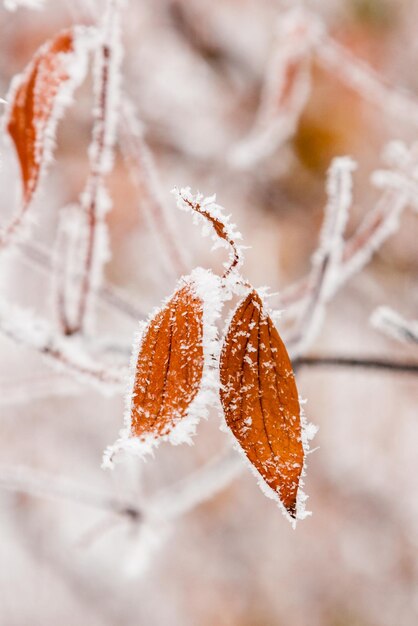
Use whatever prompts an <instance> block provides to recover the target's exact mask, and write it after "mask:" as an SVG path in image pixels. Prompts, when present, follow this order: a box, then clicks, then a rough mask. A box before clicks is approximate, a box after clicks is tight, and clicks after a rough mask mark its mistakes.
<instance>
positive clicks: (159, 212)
mask: <svg viewBox="0 0 418 626" xmlns="http://www.w3.org/2000/svg"><path fill="white" fill-rule="evenodd" d="M119 142H120V146H121V149H122V153H123V156H124V158H125V162H126V164H127V167H128V170H129V174H130V177H131V180H132V182H133V184H134V185H135V187H136V189H137V192H138V198H139V205H140V208H141V210H143V212H144V215H145V217H146V219H147V221H148V224H149V226H150V229H151V231H152V232H153V233H154V234H155V237H156V239H157V241H160V243H161V245H160V250H161V253H162V257H163V258H165V259H166V261H167V262H166V264H165V269H168V270H170V268H171V271H173V270H174V271H175V273H176V274H177V275H181V274H184V273H186V272H187V262H186V261H187V259H186V257H185V252H184V250H183V249H182V247H181V245H180V244H179V241H180V238H179V237H178V236H176V233H175V229H174V227H173V224H172V219H171V216H170V214H169V209H168V207H167V205H166V203H165V201H164V199H163V196H162V193H161V185H160V181H159V178H158V173H157V171H156V168H155V165H154V159H153V156H152V154H151V151H150V149H149V148H148V146H147V144H146V142H145V139H144V136H143V129H142V125H141V123H140V122H139V120H138V119H137V118H136V115H135V110H134V106H133V105H132V103H131V102H130V101H129V99H128V97H127V96H126V94H124V97H123V102H122V113H121V124H120V139H119Z"/></svg>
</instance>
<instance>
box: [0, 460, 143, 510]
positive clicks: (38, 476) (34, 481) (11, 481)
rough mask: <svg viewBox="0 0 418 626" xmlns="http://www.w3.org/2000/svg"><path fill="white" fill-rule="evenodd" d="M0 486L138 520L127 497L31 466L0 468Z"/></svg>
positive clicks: (135, 507)
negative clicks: (100, 491) (96, 489)
mask: <svg viewBox="0 0 418 626" xmlns="http://www.w3.org/2000/svg"><path fill="white" fill-rule="evenodd" d="M0 488H2V489H6V490H8V491H16V492H21V493H25V494H28V495H30V496H33V497H35V498H48V499H53V500H68V501H72V502H75V503H77V504H82V505H84V506H88V507H92V508H96V509H101V510H103V511H106V512H108V513H109V512H110V513H114V514H116V515H121V516H123V517H127V518H129V519H131V520H132V521H136V522H138V521H140V520H141V519H142V511H141V510H140V509H139V508H138V507H137V506H136V505H135V504H134V503H133V502H132V501H130V500H129V499H127V498H126V499H125V498H120V497H115V496H112V495H109V494H101V493H98V492H97V491H94V490H93V489H91V488H86V487H85V486H84V485H80V484H77V485H76V484H74V483H72V482H70V481H69V480H67V479H66V478H62V477H57V476H55V475H52V474H46V473H44V472H41V471H39V470H37V469H35V468H33V467H22V466H19V467H0Z"/></svg>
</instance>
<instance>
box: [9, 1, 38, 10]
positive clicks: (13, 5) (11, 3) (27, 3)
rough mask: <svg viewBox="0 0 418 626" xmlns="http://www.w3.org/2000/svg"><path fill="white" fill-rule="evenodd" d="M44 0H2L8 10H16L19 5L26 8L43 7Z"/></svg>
mask: <svg viewBox="0 0 418 626" xmlns="http://www.w3.org/2000/svg"><path fill="white" fill-rule="evenodd" d="M44 5H45V0H4V6H5V8H6V9H7V10H8V11H16V9H18V8H19V7H26V8H28V9H36V10H39V9H43V8H44Z"/></svg>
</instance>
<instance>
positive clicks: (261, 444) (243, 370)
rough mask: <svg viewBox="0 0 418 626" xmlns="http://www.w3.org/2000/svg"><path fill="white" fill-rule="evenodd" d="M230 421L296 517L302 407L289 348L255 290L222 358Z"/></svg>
mask: <svg viewBox="0 0 418 626" xmlns="http://www.w3.org/2000/svg"><path fill="white" fill-rule="evenodd" d="M220 377H221V385H222V386H221V392H220V395H221V402H222V406H223V409H224V412H225V418H226V422H227V425H228V426H229V428H230V429H231V431H232V433H233V435H234V436H235V438H236V439H237V441H238V443H239V445H240V446H241V448H242V449H243V451H244V452H245V454H246V456H247V457H248V459H249V461H250V463H251V464H252V465H253V467H254V468H255V469H256V470H257V472H258V473H259V474H260V475H261V477H262V478H263V479H264V481H265V482H266V483H267V485H268V486H269V487H270V488H271V489H272V490H273V492H274V495H275V496H278V498H279V500H280V501H281V502H282V504H283V505H284V507H285V508H286V510H287V512H288V513H289V515H290V516H291V517H293V518H295V517H296V514H297V496H298V488H299V482H300V477H301V473H302V469H303V463H304V447H303V442H302V424H301V409H300V405H299V398H298V392H297V388H296V383H295V377H294V374H293V370H292V365H291V363H290V359H289V356H288V354H287V351H286V348H285V346H284V344H283V342H282V340H281V339H280V337H279V334H278V332H277V330H276V328H275V327H274V325H273V322H272V320H271V319H270V317H269V316H268V315H267V313H266V312H265V310H264V308H263V304H262V301H261V299H260V297H259V295H258V294H257V292H256V291H255V290H252V291H251V292H250V293H249V294H248V296H247V297H246V298H245V299H244V300H242V302H241V303H240V304H239V305H238V307H237V309H236V311H235V313H234V315H233V318H232V320H231V323H230V325H229V328H228V331H227V334H226V337H225V341H224V345H223V348H222V353H221V360H220Z"/></svg>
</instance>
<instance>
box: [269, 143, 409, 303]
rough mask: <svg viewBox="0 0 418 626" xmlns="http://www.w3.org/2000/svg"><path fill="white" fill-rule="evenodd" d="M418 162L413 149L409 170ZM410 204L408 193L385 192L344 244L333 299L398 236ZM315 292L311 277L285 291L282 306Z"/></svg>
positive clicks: (298, 301) (399, 191) (298, 300)
mask: <svg viewBox="0 0 418 626" xmlns="http://www.w3.org/2000/svg"><path fill="white" fill-rule="evenodd" d="M416 159H417V157H416V148H415V146H412V148H411V150H410V165H409V167H411V168H412V167H414V164H415V163H416V162H417V161H416ZM372 179H373V177H372ZM408 204H409V193H408V191H405V190H393V189H385V190H384V192H383V193H382V195H381V196H380V198H379V200H378V201H377V203H376V205H375V206H374V208H373V209H372V210H371V211H369V212H367V213H366V214H365V216H364V217H363V219H362V221H361V222H360V224H359V226H358V227H357V229H356V231H355V232H354V234H353V235H352V236H351V237H350V238H349V239H348V240H347V241H346V242H345V243H344V247H343V253H342V261H341V265H340V272H339V273H338V276H336V280H335V282H334V285H333V289H332V295H334V294H335V293H336V291H337V290H339V289H340V288H341V287H342V286H343V285H344V284H345V283H346V282H347V281H348V280H349V279H350V278H351V277H352V276H353V275H354V274H356V273H357V272H359V271H361V270H362V269H363V268H364V267H365V266H366V265H367V264H368V263H369V262H370V260H371V259H372V257H373V255H374V254H375V253H376V251H377V250H378V249H379V248H380V247H381V246H382V245H383V244H384V243H385V241H387V239H389V237H391V236H392V235H393V234H394V233H396V231H397V230H398V227H399V219H400V216H401V214H402V212H403V211H404V210H405V209H406V208H407V206H408ZM311 289H312V284H310V279H309V276H306V277H304V278H302V279H301V280H300V281H297V282H296V283H294V284H292V285H290V286H289V287H288V288H286V289H284V290H283V291H282V293H281V294H280V303H281V305H282V306H284V307H289V306H293V305H297V306H299V305H300V303H301V302H303V300H304V299H305V298H306V297H309V294H310V292H311Z"/></svg>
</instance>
